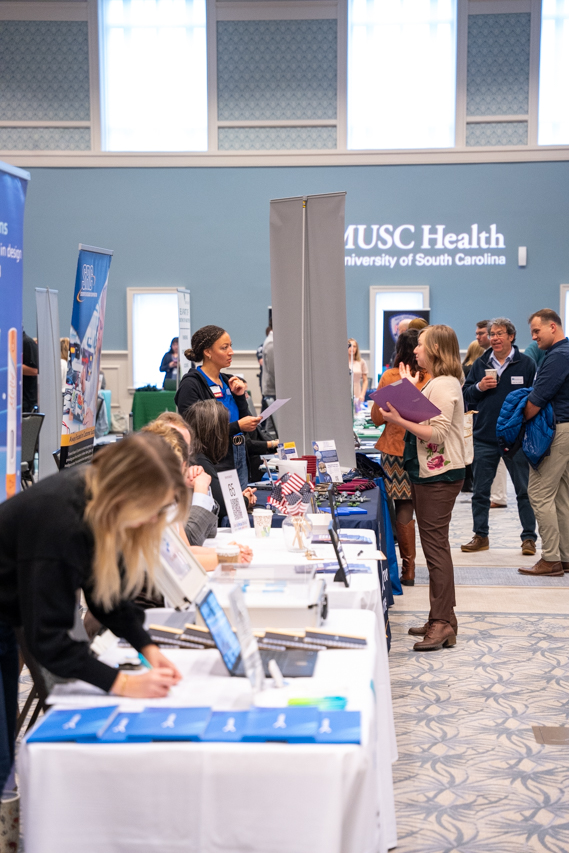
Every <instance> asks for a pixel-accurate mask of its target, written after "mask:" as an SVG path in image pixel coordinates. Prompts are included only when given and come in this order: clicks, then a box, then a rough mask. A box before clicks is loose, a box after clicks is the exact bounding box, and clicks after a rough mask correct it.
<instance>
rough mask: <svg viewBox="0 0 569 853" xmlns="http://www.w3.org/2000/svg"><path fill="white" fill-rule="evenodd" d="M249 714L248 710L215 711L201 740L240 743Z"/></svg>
mask: <svg viewBox="0 0 569 853" xmlns="http://www.w3.org/2000/svg"><path fill="white" fill-rule="evenodd" d="M248 715H249V712H248V711H214V712H213V713H212V715H211V718H210V721H209V723H208V724H207V727H206V730H205V731H204V733H203V734H202V736H201V737H200V740H205V741H221V742H223V743H238V742H239V741H240V740H241V739H242V737H243V734H244V732H245V725H246V723H247V717H248Z"/></svg>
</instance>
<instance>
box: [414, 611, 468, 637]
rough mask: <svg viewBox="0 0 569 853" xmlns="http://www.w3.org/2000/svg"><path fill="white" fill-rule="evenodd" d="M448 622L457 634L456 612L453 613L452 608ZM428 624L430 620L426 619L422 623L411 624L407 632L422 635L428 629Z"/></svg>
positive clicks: (416, 635) (417, 635)
mask: <svg viewBox="0 0 569 853" xmlns="http://www.w3.org/2000/svg"><path fill="white" fill-rule="evenodd" d="M448 622H449V625H450V627H451V628H452V630H453V631H454V633H455V635H457V634H458V622H457V620H456V614H455V612H454V610H453V611H452V616H451V618H450V619H449V620H448ZM429 624H430V621H429V620H427V622H425V624H424V625H417V626H412V627H411V628H409V630H408V631H407V633H408V634H411V636H412V637H424V636H425V634H426V633H427V631H428V629H429Z"/></svg>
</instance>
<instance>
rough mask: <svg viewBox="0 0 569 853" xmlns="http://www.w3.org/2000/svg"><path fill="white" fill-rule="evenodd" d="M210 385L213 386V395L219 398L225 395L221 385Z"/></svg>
mask: <svg viewBox="0 0 569 853" xmlns="http://www.w3.org/2000/svg"><path fill="white" fill-rule="evenodd" d="M209 387H210V388H211V393H212V394H213V396H214V397H217V399H218V400H219V399H221V398H222V397H223V392H222V390H221V388H220V387H219V385H210V386H209Z"/></svg>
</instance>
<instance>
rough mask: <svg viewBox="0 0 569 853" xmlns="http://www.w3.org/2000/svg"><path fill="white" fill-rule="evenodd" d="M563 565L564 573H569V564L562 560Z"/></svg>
mask: <svg viewBox="0 0 569 853" xmlns="http://www.w3.org/2000/svg"><path fill="white" fill-rule="evenodd" d="M561 565H562V566H563V571H564V572H569V563H564V562H563V560H562V561H561Z"/></svg>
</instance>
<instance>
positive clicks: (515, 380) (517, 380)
mask: <svg viewBox="0 0 569 853" xmlns="http://www.w3.org/2000/svg"><path fill="white" fill-rule="evenodd" d="M523 384H524V377H523V376H512V385H523Z"/></svg>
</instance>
